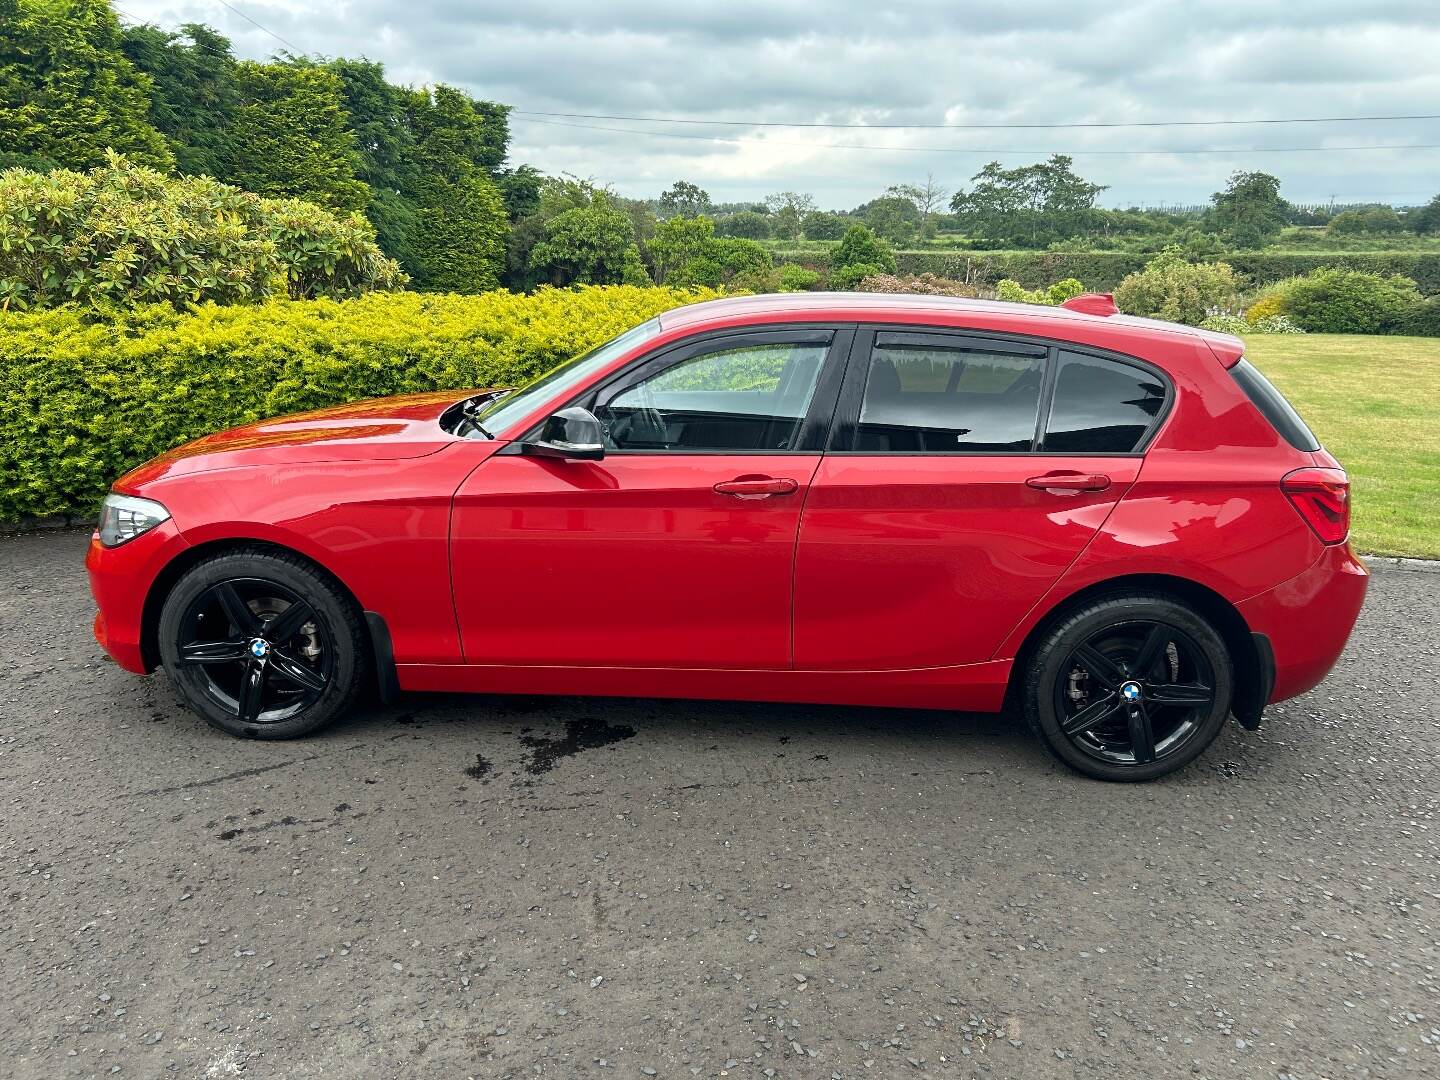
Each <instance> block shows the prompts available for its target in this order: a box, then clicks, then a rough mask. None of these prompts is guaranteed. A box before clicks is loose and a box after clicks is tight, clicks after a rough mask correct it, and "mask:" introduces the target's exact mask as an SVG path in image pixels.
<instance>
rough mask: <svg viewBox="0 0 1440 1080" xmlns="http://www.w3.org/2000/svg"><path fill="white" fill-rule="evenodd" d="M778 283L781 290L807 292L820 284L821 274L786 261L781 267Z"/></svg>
mask: <svg viewBox="0 0 1440 1080" xmlns="http://www.w3.org/2000/svg"><path fill="white" fill-rule="evenodd" d="M776 284H777V286H778V288H779V291H780V292H806V291H807V290H810V289H813V288H815V287H816V286H818V285H819V284H820V275H819V274H817V273H816V272H815V271H814V270H807V269H806V268H805V267H803V266H797V265H796V264H795V263H786V264H785V265H784V266H782V267H781V268H780V274H779V277H778V278H777V281H776Z"/></svg>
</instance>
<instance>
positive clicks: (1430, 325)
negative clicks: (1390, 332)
mask: <svg viewBox="0 0 1440 1080" xmlns="http://www.w3.org/2000/svg"><path fill="white" fill-rule="evenodd" d="M1396 329H1397V331H1398V332H1399V333H1401V334H1413V335H1415V336H1416V337H1440V296H1431V297H1428V298H1427V299H1425V300H1422V301H1420V303H1418V304H1416V305H1415V306H1414V307H1412V308H1411V309H1410V310H1409V311H1407V312H1406V313H1405V317H1404V318H1403V319H1401V320H1400V325H1399V326H1398V327H1397V328H1396Z"/></svg>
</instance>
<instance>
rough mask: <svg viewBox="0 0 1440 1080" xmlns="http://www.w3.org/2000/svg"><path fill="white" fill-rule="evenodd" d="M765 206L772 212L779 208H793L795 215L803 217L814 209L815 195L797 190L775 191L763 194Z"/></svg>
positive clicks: (778, 210)
mask: <svg viewBox="0 0 1440 1080" xmlns="http://www.w3.org/2000/svg"><path fill="white" fill-rule="evenodd" d="M765 208H766V209H767V210H769V211H770V212H771V213H772V214H778V213H779V212H780V211H781V210H793V211H794V212H795V215H796V216H797V217H804V216H805V215H806V214H808V213H810V212H811V211H812V210H814V209H815V196H813V195H806V194H804V193H802V192H799V191H777V192H776V193H775V194H774V195H766V196H765Z"/></svg>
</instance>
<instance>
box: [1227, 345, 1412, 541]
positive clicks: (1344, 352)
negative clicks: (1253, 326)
mask: <svg viewBox="0 0 1440 1080" xmlns="http://www.w3.org/2000/svg"><path fill="white" fill-rule="evenodd" d="M1245 344H1246V352H1247V354H1248V355H1249V357H1250V359H1251V360H1252V361H1253V362H1254V363H1255V365H1256V366H1257V367H1259V368H1260V369H1261V370H1262V371H1264V372H1265V374H1266V375H1268V376H1269V377H1270V379H1271V381H1272V382H1274V383H1275V385H1276V386H1278V387H1279V388H1280V390H1281V391H1282V392H1283V393H1284V394H1285V396H1286V397H1287V398H1289V399H1290V402H1291V404H1293V405H1294V406H1295V407H1296V408H1297V409H1299V410H1300V412H1301V413H1302V414H1303V415H1304V417H1305V420H1306V421H1307V422H1308V423H1309V425H1310V427H1311V429H1312V430H1313V431H1314V432H1315V434H1316V435H1317V436H1318V437H1319V439H1320V441H1321V442H1322V443H1323V444H1324V445H1325V448H1326V449H1327V450H1329V451H1330V452H1331V453H1332V454H1334V455H1335V456H1336V457H1337V458H1339V459H1340V461H1341V463H1342V464H1343V465H1344V466H1345V468H1346V470H1347V471H1348V472H1349V474H1350V479H1351V482H1352V484H1353V495H1354V537H1355V546H1356V548H1358V549H1359V550H1360V551H1364V552H1369V553H1372V554H1377V555H1411V556H1417V557H1420V558H1429V559H1437V558H1440V338H1406V337H1361V336H1358V335H1350V334H1306V335H1298V334H1297V335H1293V336H1291V335H1273V336H1272V335H1263V336H1255V337H1251V338H1248V339H1247V340H1246V343H1245Z"/></svg>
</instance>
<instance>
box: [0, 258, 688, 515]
mask: <svg viewBox="0 0 1440 1080" xmlns="http://www.w3.org/2000/svg"><path fill="white" fill-rule="evenodd" d="M713 295H715V294H714V293H709V292H685V291H681V290H678V289H664V288H654V287H648V288H636V287H631V286H614V287H605V288H580V289H575V290H565V291H561V290H554V289H541V290H540V291H539V292H537V293H535V294H533V295H530V296H521V295H515V294H512V293H506V292H492V293H485V294H483V295H479V296H456V295H448V294H446V295H442V294H419V293H408V292H405V293H392V294H371V295H369V296H364V297H361V298H359V299H356V300H347V301H342V302H337V301H332V300H315V301H307V302H297V301H289V300H274V301H271V302H269V303H266V304H259V305H247V306H238V305H237V306H231V307H219V306H216V305H213V304H206V305H202V306H200V307H198V308H195V309H193V310H191V311H188V312H177V311H176V310H174V309H173V308H170V307H167V306H164V305H153V306H149V307H145V308H139V309H134V310H131V311H129V312H126V313H124V314H122V315H121V316H120V317H118V318H117V319H115V320H113V321H100V320H94V321H92V320H87V319H86V317H85V316H84V313H83V312H82V311H80V310H79V309H77V308H75V307H65V308H56V309H52V310H47V311H35V312H23V313H17V312H10V313H0V520H5V521H14V520H17V519H19V518H22V517H25V516H30V515H35V516H45V515H50V514H58V513H67V512H75V511H80V510H88V509H90V508H91V507H93V506H94V505H95V503H96V501H97V500H98V499H99V498H100V497H101V496H102V495H103V494H104V492H105V491H106V489H107V488H108V486H109V484H110V483H111V481H113V480H114V479H115V478H116V477H117V476H119V475H120V474H121V473H122V472H124V471H125V470H127V469H129V468H131V467H132V466H134V465H137V464H139V463H140V462H142V461H144V460H146V459H148V458H151V457H153V456H154V455H156V454H158V453H160V452H162V451H164V450H167V449H169V448H170V447H173V446H176V445H178V444H180V443H182V442H185V441H187V440H189V439H193V438H196V437H197V436H200V435H204V434H207V433H209V432H212V431H217V430H220V429H222V428H227V427H232V426H234V425H236V424H242V423H248V422H250V421H254V420H257V419H260V418H262V417H266V416H273V415H277V414H281V413H286V412H293V411H296V410H301V409H312V408H318V407H321V406H325V405H334V404H339V403H342V402H348V401H355V400H359V399H363V398H368V397H377V396H383V395H387V394H398V393H408V392H412V391H419V390H435V389H459V388H468V387H481V386H490V385H496V384H501V385H513V384H516V383H520V382H524V381H526V380H528V379H530V378H531V377H533V376H535V375H537V374H539V373H540V372H542V371H545V370H546V369H548V368H550V367H552V366H554V365H555V364H557V363H559V362H560V361H561V360H563V359H565V358H567V357H569V356H573V355H575V354H576V353H579V352H583V351H584V350H586V349H588V348H590V347H591V346H593V345H595V344H597V343H599V342H601V341H604V340H606V339H608V338H610V337H613V336H614V335H615V334H618V333H619V332H621V331H622V330H624V329H626V328H628V327H630V326H633V325H635V324H637V323H639V322H642V321H643V320H645V319H648V318H650V317H651V316H653V315H655V314H657V313H659V312H661V311H664V310H667V309H669V308H673V307H676V306H677V305H680V304H684V303H689V302H691V301H694V300H700V299H708V298H709V297H711V296H713Z"/></svg>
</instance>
